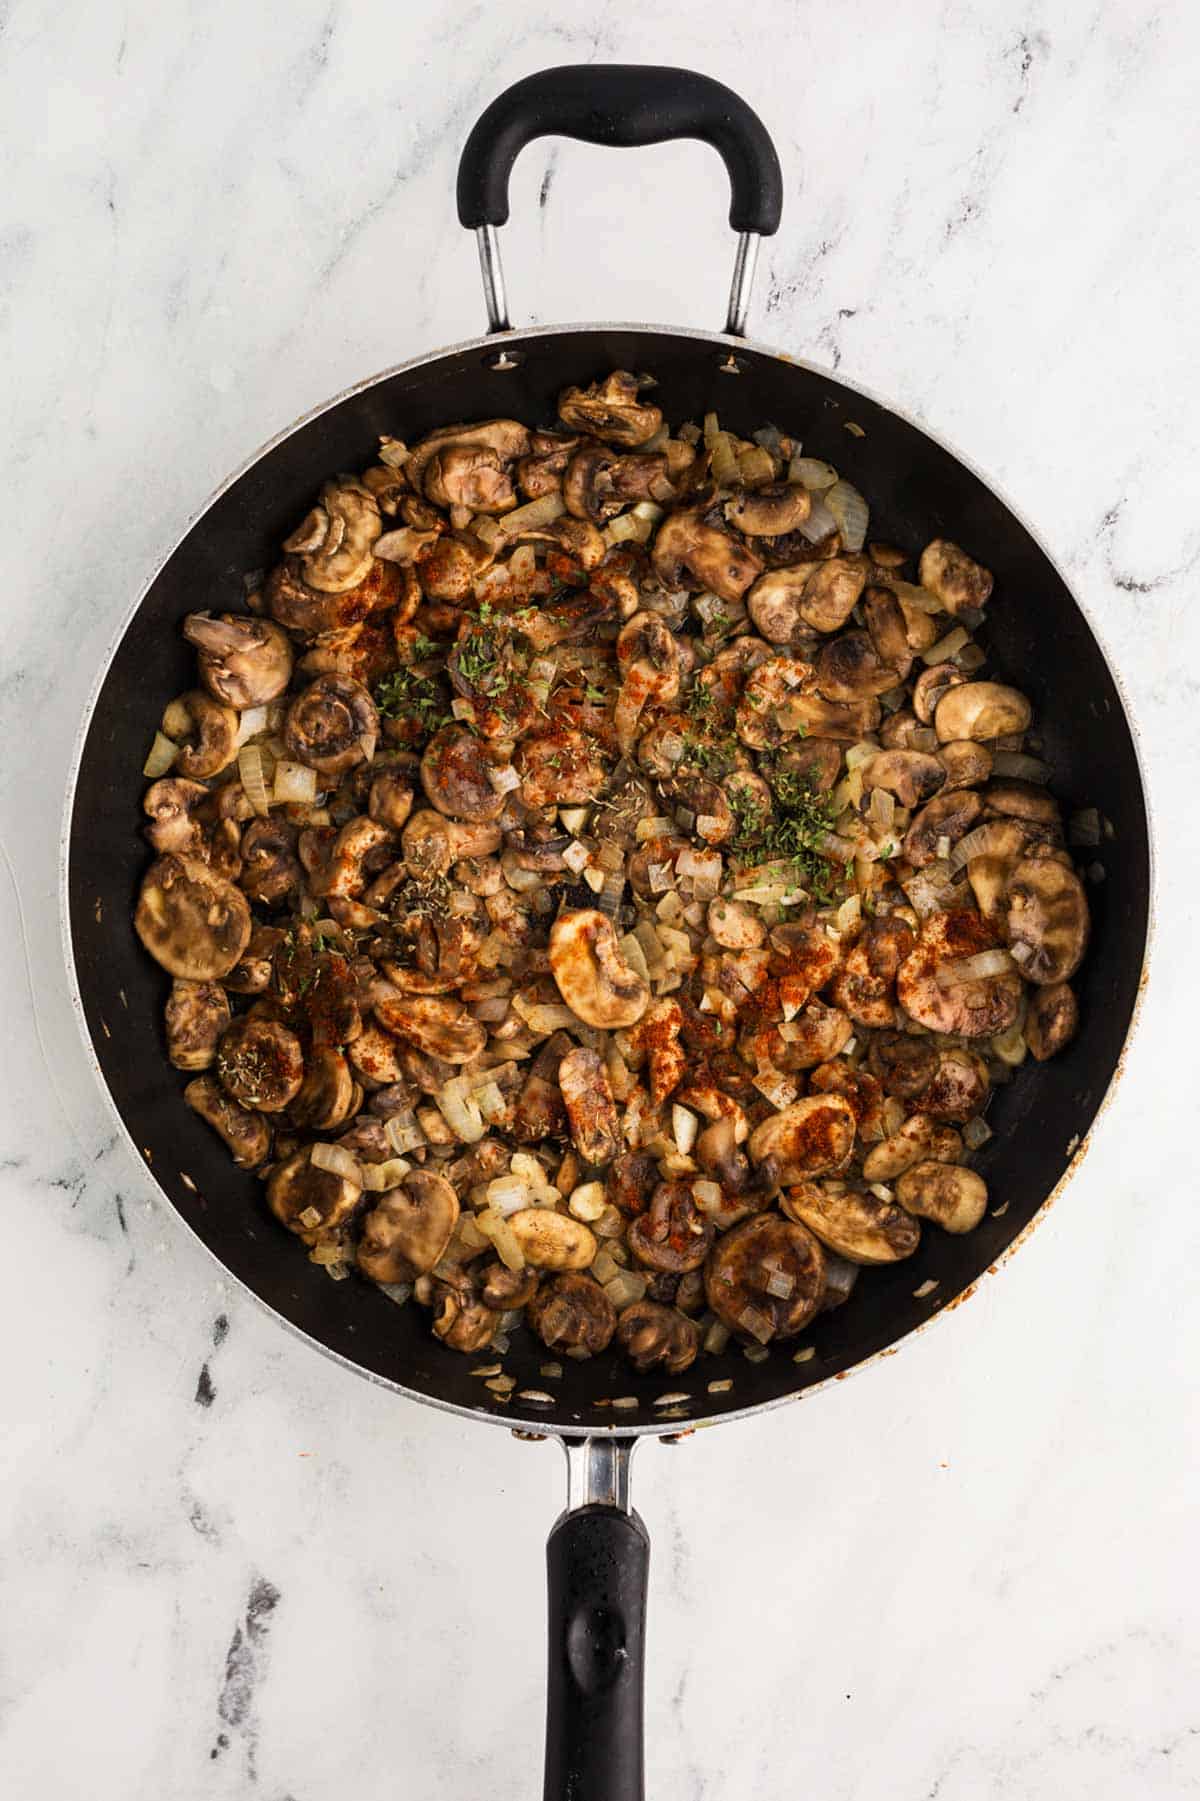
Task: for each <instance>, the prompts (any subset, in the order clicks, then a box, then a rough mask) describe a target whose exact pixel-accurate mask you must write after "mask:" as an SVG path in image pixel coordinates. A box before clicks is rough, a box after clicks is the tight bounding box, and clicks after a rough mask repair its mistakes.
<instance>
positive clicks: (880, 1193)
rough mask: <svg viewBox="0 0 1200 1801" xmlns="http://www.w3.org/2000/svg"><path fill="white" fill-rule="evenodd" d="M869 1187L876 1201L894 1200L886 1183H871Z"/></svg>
mask: <svg viewBox="0 0 1200 1801" xmlns="http://www.w3.org/2000/svg"><path fill="white" fill-rule="evenodd" d="M870 1187H871V1193H872V1194H873V1195H874V1196H875V1199H876V1200H877V1201H894V1200H895V1198H896V1197H895V1195H894V1193H893V1192H892V1190H891V1189H890V1188H889V1187H888V1185H887V1183H886V1182H872V1183H871V1185H870Z"/></svg>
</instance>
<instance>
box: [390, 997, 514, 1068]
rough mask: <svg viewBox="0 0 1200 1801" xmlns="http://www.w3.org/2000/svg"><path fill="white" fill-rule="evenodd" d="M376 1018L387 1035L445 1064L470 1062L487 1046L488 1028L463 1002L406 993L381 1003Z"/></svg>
mask: <svg viewBox="0 0 1200 1801" xmlns="http://www.w3.org/2000/svg"><path fill="white" fill-rule="evenodd" d="M375 1016H376V1018H377V1019H378V1021H379V1023H380V1025H381V1026H382V1027H383V1029H384V1031H385V1032H390V1033H391V1034H392V1035H393V1036H394V1037H396V1038H402V1039H404V1041H405V1042H406V1043H407V1044H415V1045H416V1047H417V1049H418V1050H419V1051H424V1052H425V1054H426V1056H429V1057H440V1059H441V1060H442V1062H443V1063H469V1062H470V1061H471V1059H472V1058H473V1057H477V1056H478V1055H479V1053H480V1051H481V1050H482V1049H483V1047H484V1045H485V1044H486V1043H487V1030H486V1028H485V1027H484V1026H482V1025H481V1024H480V1022H479V1021H478V1020H477V1019H472V1017H471V1015H470V1014H469V1013H468V1012H467V1009H466V1008H465V1007H464V1006H463V1005H462V1003H461V1002H460V1001H457V1000H443V999H442V998H441V997H440V996H438V995H432V994H428V995H424V994H405V995H401V996H400V997H399V998H398V999H396V1000H377V1001H376V1002H375ZM391 1079H392V1080H395V1079H396V1078H395V1077H392V1078H391Z"/></svg>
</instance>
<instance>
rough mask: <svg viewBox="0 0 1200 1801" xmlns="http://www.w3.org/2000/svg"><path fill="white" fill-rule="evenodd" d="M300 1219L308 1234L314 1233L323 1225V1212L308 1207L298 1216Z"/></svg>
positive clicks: (316, 1208)
mask: <svg viewBox="0 0 1200 1801" xmlns="http://www.w3.org/2000/svg"><path fill="white" fill-rule="evenodd" d="M298 1219H299V1223H300V1224H301V1225H302V1226H303V1227H304V1230H305V1231H306V1232H313V1231H315V1230H316V1228H317V1227H318V1226H319V1225H320V1223H321V1210H320V1208H319V1207H306V1208H305V1209H304V1211H303V1213H301V1214H299V1215H298Z"/></svg>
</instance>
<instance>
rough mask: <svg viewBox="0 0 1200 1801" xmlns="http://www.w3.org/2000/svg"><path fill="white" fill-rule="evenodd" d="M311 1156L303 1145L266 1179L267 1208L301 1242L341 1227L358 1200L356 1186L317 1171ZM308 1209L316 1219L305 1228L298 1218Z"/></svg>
mask: <svg viewBox="0 0 1200 1801" xmlns="http://www.w3.org/2000/svg"><path fill="white" fill-rule="evenodd" d="M311 1155H312V1146H311V1145H307V1144H306V1145H305V1146H304V1147H303V1149H302V1150H299V1151H293V1152H292V1155H291V1156H290V1157H286V1158H285V1159H284V1160H283V1162H282V1163H277V1164H276V1165H275V1167H274V1169H273V1170H272V1171H271V1174H270V1175H269V1177H268V1178H267V1205H268V1207H269V1208H270V1209H271V1212H272V1213H273V1214H274V1215H275V1217H276V1219H277V1220H278V1221H279V1222H280V1224H281V1225H284V1226H286V1227H287V1229H288V1231H289V1232H295V1233H297V1234H298V1235H299V1236H300V1237H301V1238H308V1237H309V1235H310V1234H314V1233H315V1234H320V1233H322V1232H328V1231H330V1230H331V1229H332V1228H333V1227H334V1226H340V1225H342V1224H344V1223H345V1221H346V1220H348V1219H349V1218H350V1216H351V1215H352V1214H353V1213H354V1212H355V1210H356V1209H357V1207H358V1204H359V1202H360V1201H361V1199H362V1189H361V1188H359V1187H358V1185H357V1183H354V1182H347V1181H346V1179H345V1177H344V1176H335V1175H334V1173H333V1171H332V1170H328V1169H317V1168H316V1167H315V1166H314V1165H313V1163H312V1162H311V1161H310V1159H311ZM310 1207H311V1208H312V1209H313V1211H314V1212H315V1213H317V1214H319V1215H320V1219H319V1220H318V1221H317V1223H316V1224H314V1225H306V1224H305V1223H304V1222H303V1221H302V1219H301V1217H300V1216H301V1214H303V1213H307V1211H308V1210H309V1208H310Z"/></svg>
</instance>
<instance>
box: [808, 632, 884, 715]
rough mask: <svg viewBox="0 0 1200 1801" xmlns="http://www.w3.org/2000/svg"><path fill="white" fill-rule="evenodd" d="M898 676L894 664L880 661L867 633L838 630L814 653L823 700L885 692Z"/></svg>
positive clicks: (863, 696)
mask: <svg viewBox="0 0 1200 1801" xmlns="http://www.w3.org/2000/svg"><path fill="white" fill-rule="evenodd" d="M899 679H900V678H899V675H898V673H897V671H896V667H895V665H894V664H892V663H885V662H884V661H883V659H882V658H881V656H880V655H879V652H878V650H877V649H876V647H875V642H874V640H873V638H872V637H871V635H870V633H869V632H842V633H841V635H840V636H839V637H837V638H831V639H830V640H829V642H828V644H823V645H822V646H821V649H820V651H819V653H818V655H817V661H816V681H817V689H818V691H819V692H820V693H821V694H823V695H824V696H825V698H826V700H849V701H854V700H863V699H864V698H870V697H871V696H873V695H876V694H886V693H887V691H888V689H889V688H894V687H895V686H896V683H897V682H898V681H899Z"/></svg>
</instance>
